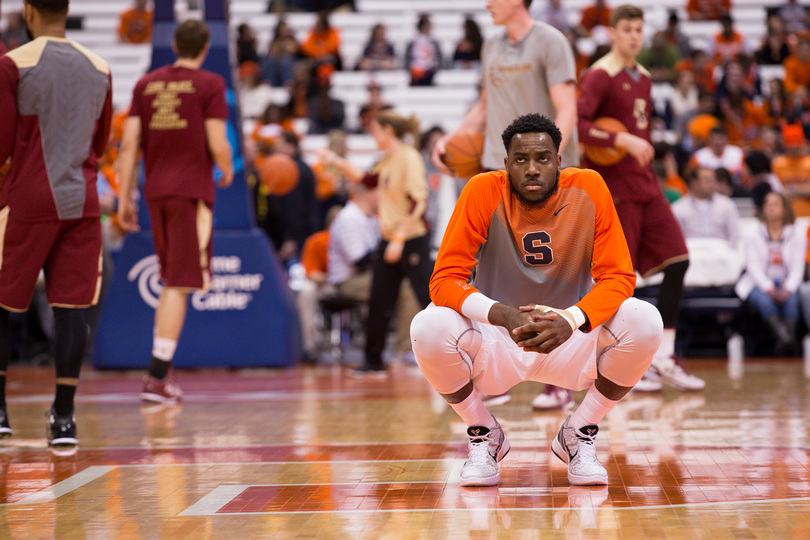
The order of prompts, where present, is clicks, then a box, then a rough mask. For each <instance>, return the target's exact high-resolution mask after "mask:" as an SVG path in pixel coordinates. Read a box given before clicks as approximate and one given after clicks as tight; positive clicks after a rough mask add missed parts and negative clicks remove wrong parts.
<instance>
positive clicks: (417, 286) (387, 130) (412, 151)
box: [330, 110, 433, 376]
mask: <svg viewBox="0 0 810 540" xmlns="http://www.w3.org/2000/svg"><path fill="white" fill-rule="evenodd" d="M371 135H372V136H373V137H374V139H375V141H376V142H377V146H378V148H379V149H380V150H382V151H383V155H382V157H381V158H380V160H379V161H378V162H377V163H376V164H375V165H374V166H373V167H372V168H371V170H370V171H369V175H370V176H372V177H376V179H377V189H378V192H379V193H378V196H379V203H378V214H379V223H380V235H381V237H382V239H381V241H380V245H379V248H378V250H377V257H376V260H375V261H374V267H373V278H372V283H371V296H370V299H369V306H368V320H367V322H366V347H365V361H364V363H363V365H362V366H360V367H358V368H356V369H353V370H352V371H351V372H350V374H351V375H355V376H365V375H385V373H386V371H385V366H384V365H383V359H382V353H383V349H384V348H385V338H386V334H387V332H388V326H389V324H390V322H391V318H392V317H393V315H394V311H395V309H396V303H397V297H398V295H399V289H400V285H401V284H402V281H403V279H405V278H407V279H408V280H409V281H410V282H411V285H412V286H413V290H414V292H415V293H416V297H417V299H418V300H419V303H420V304H421V306H422V308H425V307H427V305H428V304H429V303H430V293H429V291H428V288H429V285H430V275H431V274H432V272H433V261H432V260H431V259H430V237H429V235H428V229H427V226H426V224H425V220H424V214H425V209H426V208H427V198H428V186H427V178H426V174H425V164H424V161H423V160H422V155H421V154H420V153H419V150H417V149H416V148H415V147H414V146H413V145H411V144H409V143H408V142H406V140H405V139H406V138H408V137H412V138H413V143H414V144H418V142H419V121H418V120H417V119H416V117H414V116H411V117H409V118H404V117H402V116H400V115H399V114H397V113H396V112H394V111H392V110H386V111H383V112H381V113H380V114H379V116H377V118H376V119H375V120H374V121H373V122H372V123H371ZM330 158H331V160H332V163H334V164H335V165H337V166H338V167H340V168H341V169H343V170H344V171H345V172H346V173H347V175H348V176H350V177H351V178H352V179H353V180H354V181H360V180H361V179H362V178H363V176H364V175H363V173H362V171H360V170H359V169H358V168H356V167H355V166H353V165H352V164H351V163H350V162H348V161H347V160H345V159H342V158H340V157H338V156H335V155H330ZM364 183H369V182H368V178H366V179H365V180H364Z"/></svg>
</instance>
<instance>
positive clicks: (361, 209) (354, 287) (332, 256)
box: [328, 175, 420, 353]
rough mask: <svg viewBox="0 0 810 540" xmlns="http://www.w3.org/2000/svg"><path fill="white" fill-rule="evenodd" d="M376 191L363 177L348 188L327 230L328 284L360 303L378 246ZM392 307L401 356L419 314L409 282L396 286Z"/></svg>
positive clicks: (370, 179)
mask: <svg viewBox="0 0 810 540" xmlns="http://www.w3.org/2000/svg"><path fill="white" fill-rule="evenodd" d="M378 191H379V190H378V189H377V177H376V176H375V175H364V176H363V179H362V181H360V182H357V183H356V184H354V185H353V186H352V195H351V198H350V199H349V202H347V203H346V206H345V207H344V208H343V209H342V210H341V211H340V212H339V213H338V215H337V217H336V218H335V221H334V222H332V225H331V226H330V227H329V237H330V241H329V265H328V269H329V271H328V280H329V284H330V285H331V286H333V287H335V288H336V289H337V291H338V292H339V293H340V295H342V296H346V297H348V298H351V299H353V300H357V301H360V302H363V303H368V301H369V298H370V295H371V283H372V277H373V274H372V268H373V266H374V262H375V259H376V257H377V248H378V247H379V245H380V226H379V222H378V219H377V217H376V213H377V208H378V203H379V194H378ZM396 305H397V310H396V330H395V333H396V339H395V349H396V351H397V352H400V353H402V352H406V351H410V350H411V343H410V325H411V320H412V319H413V317H414V315H416V314H417V313H418V312H419V310H420V307H419V302H418V301H417V299H416V295H415V294H414V292H413V288H412V287H411V284H410V283H409V282H407V281H403V282H402V284H401V285H400V287H399V292H398V293H397V296H396Z"/></svg>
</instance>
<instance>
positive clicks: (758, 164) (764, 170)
mask: <svg viewBox="0 0 810 540" xmlns="http://www.w3.org/2000/svg"><path fill="white" fill-rule="evenodd" d="M745 173H746V175H747V176H748V178H750V184H751V190H752V191H753V190H754V189H756V187H757V186H758V185H759V184H763V183H764V184H767V185H768V188H769V189H770V190H771V191H776V192H778V193H782V192H783V191H784V190H785V188H784V186H783V185H782V182H781V181H780V180H779V177H778V176H776V175H775V174H773V171H772V170H771V159H770V158H769V157H768V156H767V155H765V154H764V153H763V152H760V151H759V150H749V151H748V152H746V154H745Z"/></svg>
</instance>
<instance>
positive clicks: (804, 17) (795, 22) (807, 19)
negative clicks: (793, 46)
mask: <svg viewBox="0 0 810 540" xmlns="http://www.w3.org/2000/svg"><path fill="white" fill-rule="evenodd" d="M779 16H780V17H782V20H783V21H784V22H785V30H786V31H787V32H788V33H790V34H801V33H802V32H806V31H807V30H808V29H810V15H808V12H807V6H806V5H802V3H801V2H799V1H798V0H787V4H784V5H783V6H781V7H780V8H779Z"/></svg>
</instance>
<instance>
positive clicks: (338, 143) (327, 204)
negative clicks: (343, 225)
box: [312, 129, 349, 216]
mask: <svg viewBox="0 0 810 540" xmlns="http://www.w3.org/2000/svg"><path fill="white" fill-rule="evenodd" d="M347 153H348V148H347V145H346V132H345V131H343V130H342V129H333V130H332V131H330V132H329V146H328V147H327V148H325V149H324V150H323V151H319V152H318V160H317V161H316V162H315V163H313V164H312V173H313V174H314V175H315V196H316V197H317V198H318V204H319V206H320V209H321V214H322V215H324V216H325V215H326V214H327V212H328V210H329V209H330V208H332V207H333V206H342V205H344V204H346V201H347V200H348V196H349V179H348V178H347V177H346V174H345V173H344V172H343V171H342V170H340V168H338V167H336V166H335V165H332V164H331V162H332V161H334V159H333V158H332V157H331V156H332V155H333V154H334V155H335V156H338V157H341V158H345V157H346V154H347Z"/></svg>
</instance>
